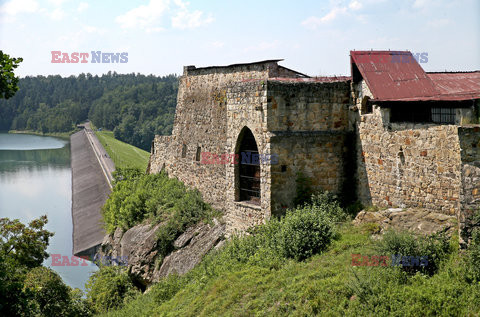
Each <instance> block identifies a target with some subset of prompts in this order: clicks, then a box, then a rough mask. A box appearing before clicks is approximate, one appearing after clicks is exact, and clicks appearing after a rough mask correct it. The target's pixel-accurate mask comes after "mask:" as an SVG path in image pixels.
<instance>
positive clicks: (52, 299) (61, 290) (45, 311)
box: [23, 266, 91, 316]
mask: <svg viewBox="0 0 480 317" xmlns="http://www.w3.org/2000/svg"><path fill="white" fill-rule="evenodd" d="M23 291H24V292H25V293H28V294H31V296H32V299H31V300H30V308H31V313H32V314H34V315H41V316H90V315H91V311H90V308H89V306H88V304H87V303H86V301H85V300H84V299H83V298H82V291H80V290H79V289H75V290H72V289H70V287H68V286H67V285H65V283H63V281H62V278H61V277H60V276H59V275H58V274H57V273H56V272H55V271H53V270H51V269H50V268H47V267H44V266H39V267H36V268H34V269H32V270H30V271H29V272H28V273H27V274H26V276H25V282H24V287H23Z"/></svg>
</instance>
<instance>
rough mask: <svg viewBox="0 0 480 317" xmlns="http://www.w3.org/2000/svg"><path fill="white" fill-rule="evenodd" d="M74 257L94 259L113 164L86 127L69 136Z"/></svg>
mask: <svg viewBox="0 0 480 317" xmlns="http://www.w3.org/2000/svg"><path fill="white" fill-rule="evenodd" d="M70 146H71V166H72V221H73V233H72V235H73V237H72V238H73V254H75V255H77V256H93V254H95V251H96V248H97V247H98V246H99V245H100V244H101V243H102V240H103V237H104V235H105V230H104V229H103V224H102V216H101V208H102V206H103V205H104V204H105V201H106V200H107V198H108V195H109V194H110V191H111V179H112V175H111V173H112V172H113V169H114V165H113V162H112V161H111V159H110V158H109V157H108V155H106V152H105V150H104V148H103V147H102V145H101V144H100V142H99V141H98V139H97V138H96V137H95V135H94V133H93V132H92V130H90V129H89V127H88V126H86V129H83V130H81V131H79V132H77V133H75V134H73V135H72V136H71V137H70Z"/></svg>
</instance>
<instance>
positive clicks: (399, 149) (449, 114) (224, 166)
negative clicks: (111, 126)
mask: <svg viewBox="0 0 480 317" xmlns="http://www.w3.org/2000/svg"><path fill="white" fill-rule="evenodd" d="M398 55H402V58H401V59H399V58H398ZM404 55H405V56H407V57H409V59H408V61H409V62H407V63H405V62H404V61H405V58H403V57H405V56H404ZM350 56H351V59H350V60H351V76H350V77H347V76H345V77H309V76H307V75H305V74H302V73H299V72H296V71H294V70H291V69H288V68H286V67H283V66H281V65H279V64H278V62H280V60H267V61H262V62H256V63H249V64H236V65H230V66H212V67H205V68H196V67H195V66H186V67H184V73H183V76H182V77H181V78H180V83H179V91H178V99H177V108H176V113H175V121H174V127H173V132H172V135H170V136H156V137H155V140H154V141H153V144H152V151H151V158H150V162H149V168H148V169H149V172H150V173H157V172H160V171H161V170H165V171H166V172H167V173H168V175H169V176H171V177H177V178H178V179H180V180H181V181H183V182H184V183H185V184H187V185H188V186H190V187H192V188H197V189H198V190H200V192H201V193H202V194H203V197H204V199H205V200H206V201H208V202H209V203H211V204H212V205H213V206H214V207H215V208H217V209H219V210H222V211H224V213H225V220H226V224H227V231H228V232H233V231H235V230H245V229H246V228H248V227H250V226H253V225H256V224H260V223H262V222H263V221H265V220H266V219H268V218H269V217H271V216H272V215H281V214H282V213H284V211H285V209H286V208H290V207H294V200H295V197H296V195H297V187H298V186H300V185H301V183H300V181H302V180H303V181H306V182H308V184H309V186H310V187H311V188H312V189H313V190H328V191H331V192H334V193H336V194H339V195H340V197H344V198H345V199H350V200H352V201H354V200H357V199H358V200H360V201H361V202H362V203H363V204H364V205H372V204H373V205H378V206H385V207H388V206H392V207H401V208H404V207H419V208H423V209H426V210H432V211H436V212H441V213H444V214H447V215H456V216H457V218H458V220H459V222H460V224H461V226H463V225H464V223H465V218H466V217H467V216H468V215H469V214H470V213H471V211H472V210H475V209H478V208H479V207H480V125H479V124H478V116H479V113H478V112H479V107H480V71H476V72H444V73H426V72H425V71H424V70H423V69H422V68H421V67H420V65H419V64H418V63H417V62H416V61H415V59H414V58H413V57H412V55H411V53H410V52H398V51H352V52H351V53H350ZM398 60H400V61H403V62H395V61H398ZM235 154H237V155H238V156H237V158H238V161H236V162H234V161H233V160H227V159H226V158H229V157H233V156H234V155H235ZM222 155H223V156H222ZM207 156H208V157H209V160H205V158H206V157H207ZM259 157H260V158H265V157H267V158H272V157H273V158H275V160H264V159H259ZM212 158H213V159H212ZM245 158H248V159H245ZM205 163H209V164H205ZM235 163H238V164H235Z"/></svg>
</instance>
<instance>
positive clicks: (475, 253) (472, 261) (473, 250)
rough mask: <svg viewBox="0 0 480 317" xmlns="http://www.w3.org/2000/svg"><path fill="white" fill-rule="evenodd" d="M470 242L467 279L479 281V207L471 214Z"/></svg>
mask: <svg viewBox="0 0 480 317" xmlns="http://www.w3.org/2000/svg"><path fill="white" fill-rule="evenodd" d="M472 225H473V228H472V230H471V239H470V244H469V246H468V249H467V254H466V262H467V280H468V281H469V282H480V209H479V210H478V211H477V212H476V213H475V214H474V215H473V218H472Z"/></svg>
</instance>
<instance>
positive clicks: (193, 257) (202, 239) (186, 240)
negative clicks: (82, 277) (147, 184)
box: [97, 219, 225, 286]
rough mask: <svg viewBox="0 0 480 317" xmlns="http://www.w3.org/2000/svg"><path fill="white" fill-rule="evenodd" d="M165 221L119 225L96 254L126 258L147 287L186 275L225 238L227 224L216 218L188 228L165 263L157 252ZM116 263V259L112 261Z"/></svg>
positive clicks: (135, 275) (131, 270) (132, 273)
mask: <svg viewBox="0 0 480 317" xmlns="http://www.w3.org/2000/svg"><path fill="white" fill-rule="evenodd" d="M162 225H163V224H157V225H155V226H152V225H149V224H143V225H137V226H134V227H132V228H130V229H129V230H127V231H125V232H124V231H123V230H122V229H120V228H117V229H116V230H115V232H114V233H113V234H112V235H106V236H105V237H104V239H103V243H102V245H101V248H100V250H99V252H98V254H97V256H100V257H102V258H105V257H113V258H115V257H120V256H121V257H127V259H128V264H127V265H128V272H129V274H131V275H132V276H133V277H134V278H135V279H136V280H137V281H138V282H139V283H141V284H143V285H144V286H148V285H150V284H151V283H152V282H154V281H158V280H159V278H160V277H163V276H167V275H168V274H171V273H173V272H176V273H177V274H185V273H187V272H188V271H189V270H191V269H192V268H193V267H194V266H195V265H197V264H198V263H199V262H200V261H201V259H202V257H203V256H204V255H205V254H206V253H207V252H208V251H210V249H212V248H213V247H215V246H217V244H218V243H219V242H221V241H222V240H223V239H224V231H225V225H224V224H222V223H220V222H219V221H218V220H216V219H214V220H213V224H199V225H196V226H193V227H190V228H188V229H187V230H186V231H185V232H184V233H183V234H182V235H180V236H179V237H178V238H177V239H176V240H175V242H174V243H173V245H174V247H175V248H176V249H178V250H176V251H174V252H173V253H171V254H170V255H167V256H166V257H165V259H164V260H163V262H162V265H161V266H159V265H157V262H159V261H161V258H160V256H159V254H158V239H157V234H158V231H159V229H160V228H161V226H162ZM111 264H112V265H115V262H113V263H111Z"/></svg>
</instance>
